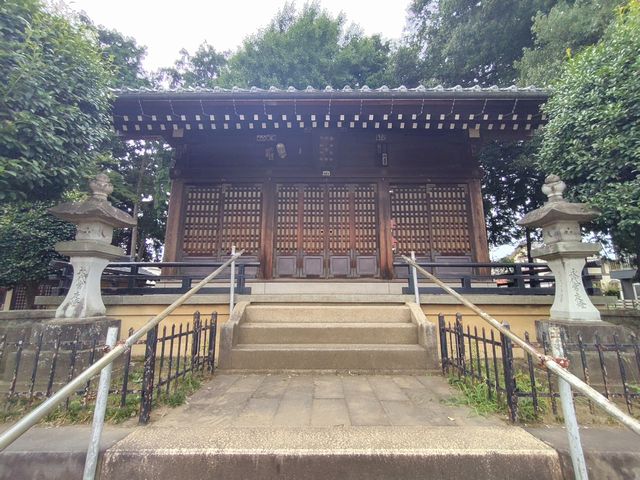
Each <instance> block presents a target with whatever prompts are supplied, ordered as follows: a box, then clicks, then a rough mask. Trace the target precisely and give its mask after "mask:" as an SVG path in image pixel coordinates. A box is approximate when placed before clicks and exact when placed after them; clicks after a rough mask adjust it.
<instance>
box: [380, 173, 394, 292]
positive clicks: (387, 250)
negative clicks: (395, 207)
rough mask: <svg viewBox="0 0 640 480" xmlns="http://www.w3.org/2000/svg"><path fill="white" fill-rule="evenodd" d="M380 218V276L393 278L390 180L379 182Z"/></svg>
mask: <svg viewBox="0 0 640 480" xmlns="http://www.w3.org/2000/svg"><path fill="white" fill-rule="evenodd" d="M378 219H379V222H380V223H379V232H380V276H381V277H382V278H386V279H392V278H393V252H392V251H391V247H392V245H391V200H390V197H389V181H388V180H386V179H382V180H380V181H379V182H378Z"/></svg>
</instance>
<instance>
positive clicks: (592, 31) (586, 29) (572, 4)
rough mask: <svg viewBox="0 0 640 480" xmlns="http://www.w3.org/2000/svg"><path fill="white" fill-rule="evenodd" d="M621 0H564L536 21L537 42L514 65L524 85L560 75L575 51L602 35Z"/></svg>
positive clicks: (536, 18) (553, 78) (542, 84)
mask: <svg viewBox="0 0 640 480" xmlns="http://www.w3.org/2000/svg"><path fill="white" fill-rule="evenodd" d="M622 3H623V2H622V1H621V0H574V1H561V2H558V3H557V4H556V5H554V6H553V8H551V10H550V11H549V12H548V13H546V14H545V13H544V12H538V13H537V14H536V16H535V18H534V21H533V27H532V29H531V30H532V33H533V37H534V44H533V45H532V46H531V47H527V48H525V49H524V54H523V56H522V58H521V59H520V60H517V61H516V62H515V67H516V69H517V70H518V72H519V75H520V83H522V84H523V85H537V86H541V87H542V86H547V85H549V84H551V83H552V82H553V81H554V80H555V79H556V78H557V77H558V75H559V74H560V72H561V70H562V66H563V64H564V61H565V60H566V59H567V56H568V54H569V55H571V54H576V53H578V52H579V51H580V50H582V49H583V48H584V47H587V46H589V45H593V44H595V43H597V42H598V40H599V39H600V38H601V37H602V34H603V33H604V31H605V29H606V27H607V25H609V23H611V21H612V20H613V19H614V14H615V10H616V7H618V6H620V5H621V4H622Z"/></svg>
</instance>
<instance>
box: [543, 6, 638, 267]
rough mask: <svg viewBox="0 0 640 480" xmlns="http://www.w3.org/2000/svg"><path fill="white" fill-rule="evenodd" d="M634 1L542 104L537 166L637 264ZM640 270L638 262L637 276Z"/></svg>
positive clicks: (569, 64)
mask: <svg viewBox="0 0 640 480" xmlns="http://www.w3.org/2000/svg"><path fill="white" fill-rule="evenodd" d="M638 72H640V1H639V0H632V1H631V2H630V3H629V4H628V5H627V6H626V7H625V8H624V9H623V10H622V11H621V12H620V13H619V14H618V16H617V18H616V19H615V21H614V23H613V24H612V25H611V26H610V27H609V28H608V29H607V31H606V33H605V35H604V37H603V38H602V40H601V41H600V42H598V44H597V45H595V46H592V47H588V48H586V49H584V50H583V51H582V52H581V53H580V54H578V55H576V56H575V57H573V58H572V59H570V60H569V61H568V62H567V63H566V65H565V66H564V68H563V70H562V74H561V76H560V78H559V79H558V81H557V82H555V83H554V84H553V95H552V96H551V98H550V99H549V101H548V102H547V104H546V106H545V111H546V112H547V113H548V114H549V116H550V120H549V123H548V125H547V126H546V127H545V129H544V137H543V143H542V148H541V150H540V154H539V162H540V167H541V169H542V170H543V171H545V172H548V173H557V174H559V175H561V176H562V178H563V180H565V181H566V182H567V183H568V185H569V186H570V187H571V188H572V190H571V191H572V193H573V195H574V196H575V197H576V198H578V199H580V200H582V201H585V202H587V203H589V204H591V205H593V206H595V207H597V208H599V209H600V210H602V216H601V217H600V219H599V220H598V223H599V224H600V226H601V227H602V228H603V229H609V231H610V232H611V233H612V236H613V239H614V242H615V243H616V245H617V246H618V247H619V248H620V249H622V250H626V251H629V252H632V253H635V255H636V261H640V203H639V201H638V199H640V108H639V107H638V106H639V105H640V76H638ZM639 274H640V265H639V270H638V273H637V274H636V275H637V276H638V275H639Z"/></svg>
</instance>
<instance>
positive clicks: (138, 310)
mask: <svg viewBox="0 0 640 480" xmlns="http://www.w3.org/2000/svg"><path fill="white" fill-rule="evenodd" d="M166 307H167V305H158V304H156V305H149V304H128V305H107V316H109V317H113V318H118V319H120V320H121V321H122V323H121V329H120V339H121V340H122V339H125V338H127V336H128V332H129V329H130V328H133V329H134V330H137V329H139V328H140V327H142V326H143V325H144V324H145V323H146V322H147V321H149V320H150V319H151V318H153V317H154V316H156V315H157V314H159V313H160V312H162V310H164V309H165V308H166ZM195 311H199V312H200V315H201V319H202V320H205V319H207V320H209V319H211V314H212V312H217V313H218V335H217V338H216V352H217V351H218V345H217V344H218V342H219V339H220V333H219V332H220V327H221V326H222V325H223V324H224V323H225V322H226V321H227V320H228V319H229V305H228V304H199V305H182V306H181V307H178V308H177V309H176V310H175V311H174V312H173V313H172V314H171V315H170V316H169V317H168V318H166V319H165V320H163V321H162V322H161V323H160V328H159V332H158V333H159V334H160V335H161V334H162V329H163V327H165V326H166V327H167V333H170V331H171V326H172V325H175V326H176V332H177V331H178V328H179V327H180V324H182V325H183V328H184V329H186V327H187V324H188V323H189V324H191V325H192V326H193V314H194V312H195ZM143 354H144V346H143V345H137V346H135V347H134V349H133V355H134V356H135V355H143Z"/></svg>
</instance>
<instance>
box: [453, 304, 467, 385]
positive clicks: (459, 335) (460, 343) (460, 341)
mask: <svg viewBox="0 0 640 480" xmlns="http://www.w3.org/2000/svg"><path fill="white" fill-rule="evenodd" d="M455 329H456V333H455V337H456V357H457V364H458V376H460V374H462V375H466V374H467V363H466V358H465V351H464V329H463V328H462V314H461V313H456V326H455Z"/></svg>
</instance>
